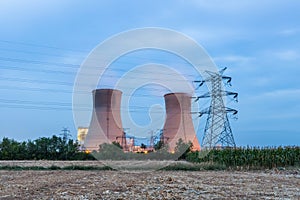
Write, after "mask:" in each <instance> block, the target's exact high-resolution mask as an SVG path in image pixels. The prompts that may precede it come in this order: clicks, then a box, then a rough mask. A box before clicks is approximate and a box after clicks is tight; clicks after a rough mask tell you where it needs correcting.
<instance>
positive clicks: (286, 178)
mask: <svg viewBox="0 0 300 200" xmlns="http://www.w3.org/2000/svg"><path fill="white" fill-rule="evenodd" d="M48 162H49V163H48ZM28 163H29V164H28ZM28 163H27V166H29V165H30V166H32V163H31V164H30V161H29V162H28ZM39 163H40V164H41V165H43V166H46V165H47V164H49V165H50V166H51V165H52V164H53V163H52V162H50V161H43V162H39ZM59 163H61V164H66V163H64V162H59ZM6 164H7V163H6ZM19 164H20V163H19ZM76 164H78V163H76ZM81 164H84V162H82V163H81ZM86 164H87V165H95V164H96V163H93V161H91V162H87V163H86ZM0 165H3V163H2V162H0ZM56 165H58V164H57V163H56ZM66 165H70V163H67V164H66ZM0 199H300V176H299V173H298V174H297V173H286V172H276V171H268V172H239V171H197V172H191V171H187V172H186V171H138V172H135V171H130V172H125V171H75V170H74V171H64V170H54V171H31V170H24V171H6V170H0Z"/></svg>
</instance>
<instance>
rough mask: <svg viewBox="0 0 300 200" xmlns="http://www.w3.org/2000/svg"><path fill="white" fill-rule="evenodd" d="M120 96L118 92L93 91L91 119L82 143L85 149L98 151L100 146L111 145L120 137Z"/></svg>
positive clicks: (109, 90) (106, 90) (111, 90)
mask: <svg viewBox="0 0 300 200" xmlns="http://www.w3.org/2000/svg"><path fill="white" fill-rule="evenodd" d="M121 96H122V92H121V91H119V90H113V89H96V90H93V112H92V119H91V123H90V126H89V130H88V134H87V136H86V139H85V142H84V144H85V148H86V149H88V150H91V151H92V150H98V149H99V145H100V144H103V143H111V142H113V141H116V137H118V136H122V134H123V131H122V130H123V129H122V121H121V116H120V105H121Z"/></svg>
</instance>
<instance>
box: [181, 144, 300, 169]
mask: <svg viewBox="0 0 300 200" xmlns="http://www.w3.org/2000/svg"><path fill="white" fill-rule="evenodd" d="M187 160H188V161H193V162H214V163H218V164H222V165H225V166H226V167H229V168H244V169H263V168H269V169H271V168H276V167H299V166H300V147H299V146H298V147H278V148H271V147H267V148H258V147H256V148H250V147H247V148H225V149H214V150H211V151H210V152H209V153H208V154H207V155H206V156H204V157H199V156H197V157H196V153H195V152H194V153H190V154H189V155H188V156H187Z"/></svg>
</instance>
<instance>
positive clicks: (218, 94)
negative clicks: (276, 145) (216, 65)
mask: <svg viewBox="0 0 300 200" xmlns="http://www.w3.org/2000/svg"><path fill="white" fill-rule="evenodd" d="M225 70H226V68H224V69H222V70H221V71H219V72H211V71H206V73H207V74H208V75H209V77H208V78H207V79H205V80H201V81H195V82H197V83H199V86H198V87H200V86H202V85H203V84H204V83H210V85H211V91H209V92H207V93H205V94H203V95H200V96H198V97H197V98H196V101H198V100H199V99H201V98H209V97H211V103H210V106H209V107H208V108H206V109H203V110H202V111H200V112H199V116H200V117H201V116H202V115H203V114H207V115H208V117H207V120H206V125H205V129H204V135H203V139H202V148H204V149H212V148H215V147H219V146H221V147H235V141H234V138H233V134H232V130H231V127H230V123H229V120H228V113H232V114H233V115H235V114H237V112H238V111H237V110H235V109H232V108H228V107H226V106H225V105H224V101H223V97H224V96H232V97H233V99H234V100H235V101H236V102H237V96H238V93H236V92H229V91H225V90H223V87H222V86H223V80H225V81H226V83H227V85H230V86H231V84H230V83H231V77H228V76H224V75H223V73H224V71H225Z"/></svg>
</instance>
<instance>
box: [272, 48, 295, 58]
mask: <svg viewBox="0 0 300 200" xmlns="http://www.w3.org/2000/svg"><path fill="white" fill-rule="evenodd" d="M274 54H275V56H276V57H278V58H279V59H281V60H296V59H299V58H300V56H299V55H300V54H299V52H297V51H295V50H284V51H279V52H275V53H274Z"/></svg>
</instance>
